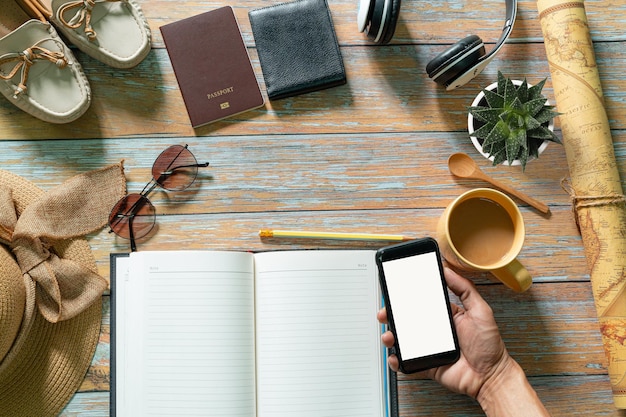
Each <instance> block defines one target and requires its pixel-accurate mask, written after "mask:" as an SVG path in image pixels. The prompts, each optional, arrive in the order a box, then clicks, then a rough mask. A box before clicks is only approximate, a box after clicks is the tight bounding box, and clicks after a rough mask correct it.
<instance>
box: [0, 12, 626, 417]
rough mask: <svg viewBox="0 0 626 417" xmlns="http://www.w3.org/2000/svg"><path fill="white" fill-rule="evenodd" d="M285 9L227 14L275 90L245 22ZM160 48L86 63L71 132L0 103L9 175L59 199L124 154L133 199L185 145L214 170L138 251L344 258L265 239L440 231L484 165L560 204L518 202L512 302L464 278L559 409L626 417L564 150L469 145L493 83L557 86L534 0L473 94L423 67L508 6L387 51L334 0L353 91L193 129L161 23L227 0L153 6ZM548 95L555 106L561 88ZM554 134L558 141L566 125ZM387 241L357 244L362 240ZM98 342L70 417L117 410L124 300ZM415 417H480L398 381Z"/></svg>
mask: <svg viewBox="0 0 626 417" xmlns="http://www.w3.org/2000/svg"><path fill="white" fill-rule="evenodd" d="M277 2H278V0H267V1H261V0H246V1H240V2H238V3H237V4H231V5H232V6H233V7H234V9H235V13H236V15H237V17H238V20H239V23H240V26H241V30H242V32H243V36H244V40H245V42H246V44H247V46H248V47H249V52H250V57H251V59H252V62H253V66H254V69H255V71H256V74H257V77H258V79H259V82H260V84H261V88H262V91H263V94H265V84H264V82H263V79H262V75H261V74H262V73H261V68H260V65H259V61H258V55H257V51H256V49H255V44H254V39H253V36H252V33H251V29H250V23H249V20H248V16H247V13H248V11H249V10H251V9H255V8H258V7H262V6H267V5H270V4H273V3H277ZM142 3H143V4H142V6H143V9H144V12H145V14H146V16H147V18H148V20H149V22H150V25H151V28H152V34H153V50H152V51H151V53H150V54H149V55H148V57H147V59H146V60H145V61H144V62H143V63H142V64H140V65H139V66H138V67H136V68H134V69H130V70H115V69H112V68H109V67H106V66H105V65H104V64H101V63H99V62H97V61H95V60H93V59H91V58H89V57H88V56H86V55H84V54H82V53H80V52H77V57H78V59H79V61H80V62H81V63H82V64H83V67H84V70H85V72H86V74H87V76H88V78H89V80H90V82H91V86H92V93H93V103H92V106H91V108H90V110H89V111H88V112H87V113H86V114H85V115H84V116H83V117H82V118H81V119H79V120H78V121H76V122H74V123H71V124H68V125H61V126H56V125H51V124H47V123H44V122H40V121H38V120H36V119H34V118H32V117H31V116H29V115H27V114H25V113H23V112H21V111H20V110H18V109H17V108H14V107H13V106H12V105H11V104H10V103H9V102H8V101H7V100H1V101H0V166H1V167H2V168H4V169H8V170H10V171H12V172H14V173H16V174H19V175H22V176H24V177H26V178H28V179H30V180H32V181H34V182H35V183H37V184H38V185H39V186H41V187H42V188H44V189H48V188H50V187H52V186H54V185H56V184H59V183H60V182H62V181H63V180H65V179H67V178H69V177H70V176H72V175H74V174H77V173H80V172H84V171H86V170H89V169H94V168H99V167H102V166H104V165H106V164H110V163H115V162H117V161H119V160H121V159H124V160H125V166H126V175H127V179H128V189H129V191H135V192H137V191H139V190H141V188H142V187H143V185H144V184H145V183H146V182H147V181H148V179H149V177H150V167H151V165H152V162H153V161H154V159H155V157H156V156H157V155H158V154H159V152H160V151H161V150H163V149H165V148H166V147H167V146H169V145H170V144H177V143H181V144H184V143H187V144H189V147H190V149H191V150H192V151H193V152H194V153H195V154H196V156H197V158H198V160H200V161H205V160H207V161H210V162H211V167H210V168H207V169H204V170H202V173H201V175H200V176H199V180H198V182H197V183H196V185H195V186H193V187H192V188H191V189H189V190H188V191H185V192H180V193H167V192H162V191H156V192H154V193H153V194H151V196H150V198H151V200H152V201H153V202H154V204H155V206H156V209H157V212H158V214H159V216H158V218H157V222H158V231H157V233H155V234H154V235H152V236H151V237H150V238H149V239H147V240H143V241H140V242H139V244H138V246H139V250H155V249H233V250H273V249H286V248H298V247H302V248H315V247H320V248H322V247H340V246H342V247H346V244H345V243H343V244H340V243H332V242H324V241H309V242H302V241H300V242H297V241H272V242H262V241H261V240H260V239H259V238H258V236H257V231H258V229H259V228H263V227H269V228H291V229H305V228H306V229H319V230H332V231H354V232H357V231H358V232H361V231H362V232H378V233H383V232H384V233H398V234H406V235H413V236H425V235H433V234H434V232H435V227H436V222H437V219H438V218H439V216H440V215H441V213H442V211H443V209H444V207H445V206H446V205H447V204H448V203H449V202H450V201H452V200H453V199H454V198H455V197H456V196H458V195H459V194H460V193H462V192H464V191H466V190H468V189H471V188H475V187H479V186H485V185H486V184H484V183H482V182H479V181H469V180H460V179H455V178H453V177H452V176H451V175H450V174H449V173H448V170H447V166H446V161H447V158H448V156H449V155H450V154H451V153H453V152H459V151H462V152H466V153H468V154H470V155H471V156H472V157H473V158H474V159H475V160H476V161H477V162H478V163H479V165H480V166H481V168H482V169H483V170H484V171H485V172H486V173H488V174H490V175H492V176H494V177H497V178H498V179H500V180H502V181H505V182H507V183H509V184H511V185H513V186H515V187H516V188H518V189H520V190H522V191H524V192H526V193H528V194H530V195H532V196H534V197H535V198H537V199H539V200H541V201H543V202H545V203H547V204H548V205H549V206H550V209H551V211H552V214H551V216H544V215H541V214H540V213H538V212H537V211H535V210H534V209H532V208H531V207H529V206H527V205H526V204H524V203H522V202H521V201H518V200H516V201H517V203H518V204H519V205H520V208H521V210H522V214H523V216H524V220H525V222H526V227H527V237H526V243H525V246H524V248H523V249H522V252H521V254H520V259H521V260H522V262H523V263H524V264H525V265H526V266H527V268H528V269H529V270H530V272H531V274H532V275H533V276H534V284H533V286H532V288H531V289H530V290H529V291H527V292H526V293H523V294H515V293H513V292H512V291H510V290H508V289H506V288H505V287H504V286H503V285H501V284H498V283H495V282H493V281H492V280H491V279H489V277H488V276H487V275H481V274H468V276H470V277H471V278H473V279H474V280H475V281H476V282H477V283H478V284H479V291H480V292H481V293H482V294H483V296H484V297H485V298H486V299H487V301H488V302H489V303H490V304H491V306H492V307H493V309H494V312H495V315H496V319H497V321H498V323H499V325H500V328H501V331H502V335H503V337H504V339H505V342H506V345H507V347H508V349H509V351H510V353H511V355H512V356H513V357H514V358H515V359H517V361H519V363H520V364H521V366H522V367H523V368H524V369H525V370H526V372H527V374H528V377H529V379H530V382H531V383H532V385H533V386H534V387H535V388H536V390H537V391H538V393H539V396H540V397H541V398H542V399H543V401H544V402H545V404H546V406H547V408H548V409H549V410H550V411H551V412H552V413H553V415H554V416H626V413H624V412H620V411H617V410H615V408H614V406H613V402H612V396H611V388H610V384H609V379H608V376H607V369H606V366H607V360H606V358H605V355H604V351H603V348H602V343H601V339H600V333H599V328H598V322H597V319H596V311H595V307H594V303H593V297H592V293H591V286H590V281H589V274H588V270H587V266H586V263H585V257H584V251H583V246H582V243H581V239H580V236H579V234H578V231H577V229H576V226H575V224H574V221H573V217H572V212H571V205H570V201H569V196H568V195H567V194H566V193H565V192H564V191H563V190H562V188H561V185H560V182H561V179H562V178H564V177H567V175H568V168H567V161H566V159H565V153H564V150H563V147H562V146H559V145H554V144H551V145H550V146H549V147H548V149H547V151H546V152H545V154H543V155H542V156H541V158H540V159H539V160H537V161H533V162H531V163H529V165H528V166H527V169H526V172H525V173H522V172H521V170H520V169H519V168H517V167H504V166H497V167H492V166H491V164H490V163H488V161H486V160H484V159H482V157H481V156H480V155H479V154H478V153H477V152H476V151H475V150H474V148H473V147H472V145H471V143H470V141H469V139H468V135H467V133H466V119H467V118H466V107H467V106H468V105H469V104H470V103H471V100H472V99H473V97H474V96H475V95H476V93H477V92H478V91H479V90H480V88H482V87H484V86H486V85H487V84H489V83H491V82H492V81H493V80H495V77H496V74H497V70H498V69H500V70H502V71H503V72H504V73H505V74H506V75H508V76H511V77H513V78H523V77H524V76H526V77H528V80H529V82H538V81H539V80H541V79H542V78H544V77H549V69H548V64H547V62H546V57H545V49H544V46H543V37H542V34H541V28H540V25H539V20H538V16H537V9H536V4H535V2H534V1H520V2H519V7H518V18H517V22H516V24H515V28H514V30H513V32H512V36H511V39H510V41H509V43H508V44H507V45H505V47H504V48H503V50H502V51H501V52H500V53H499V55H498V56H497V57H496V59H495V60H494V62H492V64H491V65H490V66H489V67H488V68H487V69H486V70H485V71H484V73H483V74H482V75H480V76H479V77H478V78H476V79H475V80H474V81H472V82H471V83H470V84H468V85H467V86H465V87H463V88H461V89H459V90H456V91H454V92H445V91H444V90H442V89H440V88H438V87H437V86H436V85H435V84H434V83H433V82H432V81H430V80H429V79H428V77H427V76H426V74H425V70H424V68H425V66H426V64H427V62H428V61H429V60H430V59H431V58H432V57H434V56H435V55H436V54H437V53H438V52H439V51H442V50H443V49H445V47H446V46H447V45H449V44H451V43H454V42H456V41H457V40H459V39H461V38H463V37H464V36H466V35H467V34H471V33H475V34H477V35H479V36H481V37H482V38H483V39H484V40H485V42H487V43H488V48H489V47H491V46H492V45H493V43H494V42H495V41H496V40H497V38H498V36H499V34H500V29H501V26H502V23H503V20H504V2H503V1H501V0H485V1H469V0H463V1H461V0H452V1H444V0H432V1H427V2H426V1H415V0H414V1H408V0H405V1H404V2H403V5H402V12H401V14H400V19H399V22H398V27H397V30H396V34H395V37H394V39H393V42H392V43H391V44H390V45H387V46H377V45H373V44H371V43H370V42H368V41H367V39H366V38H365V36H364V35H363V34H361V33H359V32H358V31H357V25H356V22H355V18H356V10H357V1H356V0H329V6H330V9H331V12H332V16H333V19H334V23H335V29H336V32H337V37H338V39H339V43H340V45H341V52H342V54H343V59H344V63H345V67H346V71H347V78H348V83H347V85H344V86H341V87H336V88H333V89H329V90H325V91H321V92H315V93H310V94H307V95H302V96H299V97H294V98H289V99H285V100H280V101H275V102H268V103H267V104H266V106H265V107H264V108H260V109H257V110H254V111H251V112H248V113H244V114H242V115H239V116H235V117H232V118H230V119H227V120H224V121H221V122H218V123H215V124H211V125H208V126H205V127H202V128H200V129H197V130H193V129H192V128H191V126H190V123H189V120H188V116H187V114H186V112H185V108H184V106H183V101H182V98H181V95H180V92H179V90H178V87H177V83H176V79H175V77H174V74H173V72H172V67H171V64H170V61H169V59H168V55H167V52H166V50H165V49H164V45H163V40H162V38H161V35H160V32H159V29H158V28H159V27H160V26H161V25H163V24H166V23H170V22H173V21H176V20H179V19H182V18H185V17H189V16H192V15H195V14H199V13H201V12H204V11H208V10H211V9H214V8H217V7H220V6H223V5H228V4H230V3H225V2H222V1H219V0H218V1H208V0H193V1H186V2H180V1H179V0H152V1H144V2H142ZM585 7H586V10H587V15H588V17H589V23H590V31H591V35H592V38H593V41H594V44H595V51H596V58H597V62H598V66H599V70H600V76H601V79H602V83H603V87H604V94H605V100H606V108H607V112H608V116H609V120H610V123H611V127H612V133H613V140H614V144H615V153H616V156H617V158H618V164H619V169H620V173H621V176H622V178H625V177H626V75H625V72H624V68H626V53H625V52H624V51H625V50H626V33H625V32H626V31H625V30H624V28H625V27H626V2H624V1H623V0H589V1H587V2H586V3H585ZM545 93H546V95H547V96H548V97H549V98H550V99H552V100H554V94H553V90H552V84H551V81H550V79H549V78H548V82H547V84H546V87H545ZM556 127H557V134H559V135H560V128H559V123H558V120H557V125H556ZM89 242H90V244H91V246H92V249H93V251H94V254H95V256H96V259H97V263H98V268H99V271H100V273H101V274H102V275H103V276H105V277H108V276H109V253H110V252H123V251H128V250H129V245H128V242H127V241H125V240H123V239H120V238H116V237H115V236H114V235H112V234H109V233H107V231H106V230H103V231H101V232H100V233H97V234H94V235H92V236H89ZM355 246H356V247H365V246H367V247H375V246H373V245H372V244H358V243H355V244H352V245H349V247H355ZM103 302H104V315H103V321H102V333H101V338H100V344H99V346H98V349H97V352H96V355H95V357H94V360H93V363H92V366H91V368H90V370H89V372H88V374H87V376H86V378H85V380H84V383H83V385H82V387H81V389H80V391H79V392H78V393H77V395H76V396H75V397H74V398H73V399H72V401H71V402H70V403H69V405H68V406H67V407H66V409H65V411H64V412H63V414H62V415H64V416H75V415H80V416H106V415H108V414H109V411H108V410H109V382H110V373H109V349H110V346H109V340H110V319H109V318H110V307H109V296H108V294H107V295H105V297H104V300H103ZM399 390H400V409H401V415H403V416H414V415H420V416H421V415H423V416H479V415H482V412H481V410H480V408H479V406H478V405H477V404H476V403H475V402H474V401H473V400H471V399H469V398H467V397H464V396H461V395H457V394H452V393H449V392H448V391H446V390H445V389H443V388H441V387H439V386H438V385H437V384H436V383H434V382H432V381H429V380H420V379H417V378H415V377H403V376H401V377H400V381H399Z"/></svg>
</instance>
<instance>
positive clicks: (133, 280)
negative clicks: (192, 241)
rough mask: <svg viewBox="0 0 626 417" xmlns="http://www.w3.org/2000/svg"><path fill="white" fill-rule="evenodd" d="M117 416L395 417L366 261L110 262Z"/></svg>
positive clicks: (269, 257)
mask: <svg viewBox="0 0 626 417" xmlns="http://www.w3.org/2000/svg"><path fill="white" fill-rule="evenodd" d="M111 294H112V308H111V310H112V330H111V334H112V340H111V351H112V353H111V374H112V382H111V415H112V416H117V417H128V416H132V417H139V416H151V417H152V416H168V417H170V416H220V417H228V416H237V417H242V416H251V417H253V416H259V417H263V416H272V417H281V416H289V417H292V416H298V417H320V416H337V417H347V416H355V417H356V416H358V417H367V416H372V417H387V416H395V415H397V397H396V380H395V374H393V373H390V372H389V371H388V367H387V363H386V357H387V352H386V351H385V349H384V347H382V346H381V343H380V334H381V330H382V329H381V326H380V325H379V324H378V323H377V321H376V311H377V310H378V309H379V308H380V305H381V295H380V291H379V287H378V280H377V270H376V265H375V262H374V252H373V251H367V250H354V251H344V250H330V251H280V252H264V253H256V254H252V253H248V252H218V251H168V252H134V253H132V254H130V256H128V255H112V256H111Z"/></svg>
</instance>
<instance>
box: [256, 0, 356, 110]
mask: <svg viewBox="0 0 626 417" xmlns="http://www.w3.org/2000/svg"><path fill="white" fill-rule="evenodd" d="M248 16H249V17H250V24H251V26H252V33H253V35H254V40H255V43H256V48H257V52H258V54H259V61H260V62H261V70H262V71H263V78H264V79H265V86H266V87H267V95H268V97H269V98H270V100H277V99H281V98H285V97H291V96H295V95H299V94H304V93H309V92H312V91H317V90H322V89H325V88H329V87H335V86H337V85H342V84H345V83H346V71H345V69H344V66H343V59H342V58H341V53H340V51H339V43H338V42H337V37H336V35H335V28H334V26H333V20H332V17H331V15H330V10H329V9H328V4H327V3H326V0H297V1H294V2H290V3H281V4H277V5H274V6H269V7H264V8H261V9H256V10H251V11H250V12H249V13H248Z"/></svg>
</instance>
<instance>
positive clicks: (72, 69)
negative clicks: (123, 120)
mask: <svg viewBox="0 0 626 417" xmlns="http://www.w3.org/2000/svg"><path fill="white" fill-rule="evenodd" d="M0 10H2V12H1V13H0V92H1V93H2V94H3V95H4V96H5V97H7V99H9V100H10V101H11V102H12V103H13V104H15V105H16V106H17V107H19V108H20V109H22V110H24V111H25V112H27V113H29V114H31V115H33V116H35V117H37V118H39V119H41V120H44V121H47V122H51V123H69V122H71V121H73V120H76V119H77V118H79V117H80V116H81V115H82V114H83V113H85V111H87V109H88V108H89V105H90V103H91V89H90V87H89V82H88V81H87V77H86V76H85V74H84V72H83V70H82V67H81V66H80V64H79V63H78V62H77V61H76V58H75V57H74V54H73V53H72V51H71V50H70V49H69V48H68V47H67V45H66V44H65V43H64V42H63V40H62V39H61V38H60V37H59V34H58V33H57V31H56V30H55V27H56V28H57V29H58V30H59V31H60V32H61V34H62V35H64V36H65V38H66V39H68V40H69V41H70V42H72V43H73V44H74V45H76V46H77V47H78V48H79V49H80V50H81V51H83V52H85V53H86V54H88V55H90V56H91V57H93V58H95V59H97V60H99V61H102V62H104V63H105V64H107V65H110V66H112V67H115V68H132V67H134V66H136V65H138V64H139V63H140V62H141V61H142V60H143V59H144V58H145V57H146V56H147V55H148V53H149V52H150V46H151V41H150V28H149V26H148V22H147V21H146V19H145V17H144V15H143V12H142V11H141V8H140V7H139V5H138V4H137V3H136V2H135V0H0Z"/></svg>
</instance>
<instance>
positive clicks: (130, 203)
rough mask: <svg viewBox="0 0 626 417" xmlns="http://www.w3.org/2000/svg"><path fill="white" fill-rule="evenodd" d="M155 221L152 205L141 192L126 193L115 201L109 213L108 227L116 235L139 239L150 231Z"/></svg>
mask: <svg viewBox="0 0 626 417" xmlns="http://www.w3.org/2000/svg"><path fill="white" fill-rule="evenodd" d="M154 222H155V210H154V206H153V205H152V203H151V202H150V200H148V199H147V198H146V197H144V196H142V195H141V194H128V195H127V196H126V197H124V198H122V199H121V200H120V201H118V202H117V204H116V205H115V207H113V210H111V214H110V215H109V227H110V228H111V230H112V231H113V232H114V233H115V234H116V235H118V236H120V237H123V238H125V239H130V235H131V234H130V228H131V227H132V229H133V230H132V231H133V237H134V238H135V239H140V238H142V237H144V236H145V235H147V234H148V233H150V230H152V227H153V226H154Z"/></svg>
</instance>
